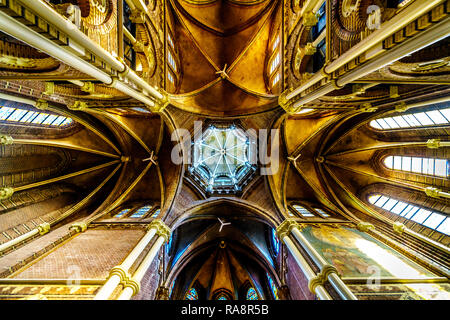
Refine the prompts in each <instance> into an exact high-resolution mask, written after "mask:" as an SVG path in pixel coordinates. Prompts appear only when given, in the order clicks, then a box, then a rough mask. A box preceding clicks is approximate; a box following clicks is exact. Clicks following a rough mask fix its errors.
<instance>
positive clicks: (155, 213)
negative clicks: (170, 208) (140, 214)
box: [152, 209, 161, 218]
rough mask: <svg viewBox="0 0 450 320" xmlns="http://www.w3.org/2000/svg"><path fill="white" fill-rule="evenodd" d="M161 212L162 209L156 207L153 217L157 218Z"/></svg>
mask: <svg viewBox="0 0 450 320" xmlns="http://www.w3.org/2000/svg"><path fill="white" fill-rule="evenodd" d="M160 212H161V209H156V210H155V212H153V214H152V218H156V217H157V216H158V215H159V213H160Z"/></svg>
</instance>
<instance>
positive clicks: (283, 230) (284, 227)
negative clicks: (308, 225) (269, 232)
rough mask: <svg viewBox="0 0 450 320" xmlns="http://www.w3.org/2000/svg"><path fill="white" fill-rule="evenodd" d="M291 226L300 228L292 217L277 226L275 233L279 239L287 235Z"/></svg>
mask: <svg viewBox="0 0 450 320" xmlns="http://www.w3.org/2000/svg"><path fill="white" fill-rule="evenodd" d="M293 228H298V229H301V227H300V225H299V224H298V222H297V221H295V220H294V219H289V218H288V219H286V220H284V221H283V222H282V223H281V224H280V225H279V226H278V228H277V230H276V231H277V235H278V238H279V239H280V240H282V239H283V238H284V237H285V236H288V235H289V233H290V232H291V230H292V229H293Z"/></svg>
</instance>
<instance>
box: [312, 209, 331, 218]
mask: <svg viewBox="0 0 450 320" xmlns="http://www.w3.org/2000/svg"><path fill="white" fill-rule="evenodd" d="M314 210H316V211H317V212H318V213H319V214H320V215H321V216H322V217H325V218H327V217H329V216H330V215H329V214H328V213H326V212H325V211H323V210H322V209H319V208H314Z"/></svg>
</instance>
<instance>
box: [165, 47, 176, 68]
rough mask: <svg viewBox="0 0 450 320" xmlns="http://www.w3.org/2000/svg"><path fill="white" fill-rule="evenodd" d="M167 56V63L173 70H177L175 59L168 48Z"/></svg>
mask: <svg viewBox="0 0 450 320" xmlns="http://www.w3.org/2000/svg"><path fill="white" fill-rule="evenodd" d="M167 58H168V60H169V64H170V66H171V67H172V69H173V70H174V71H177V64H176V62H175V59H174V57H173V55H172V52H170V50H168V51H167Z"/></svg>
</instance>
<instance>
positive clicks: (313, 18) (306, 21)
mask: <svg viewBox="0 0 450 320" xmlns="http://www.w3.org/2000/svg"><path fill="white" fill-rule="evenodd" d="M317 22H319V19H318V18H317V14H315V13H314V12H312V11H308V12H305V13H304V14H303V22H302V23H303V25H304V26H305V27H314V26H315V25H316V24H317Z"/></svg>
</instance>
